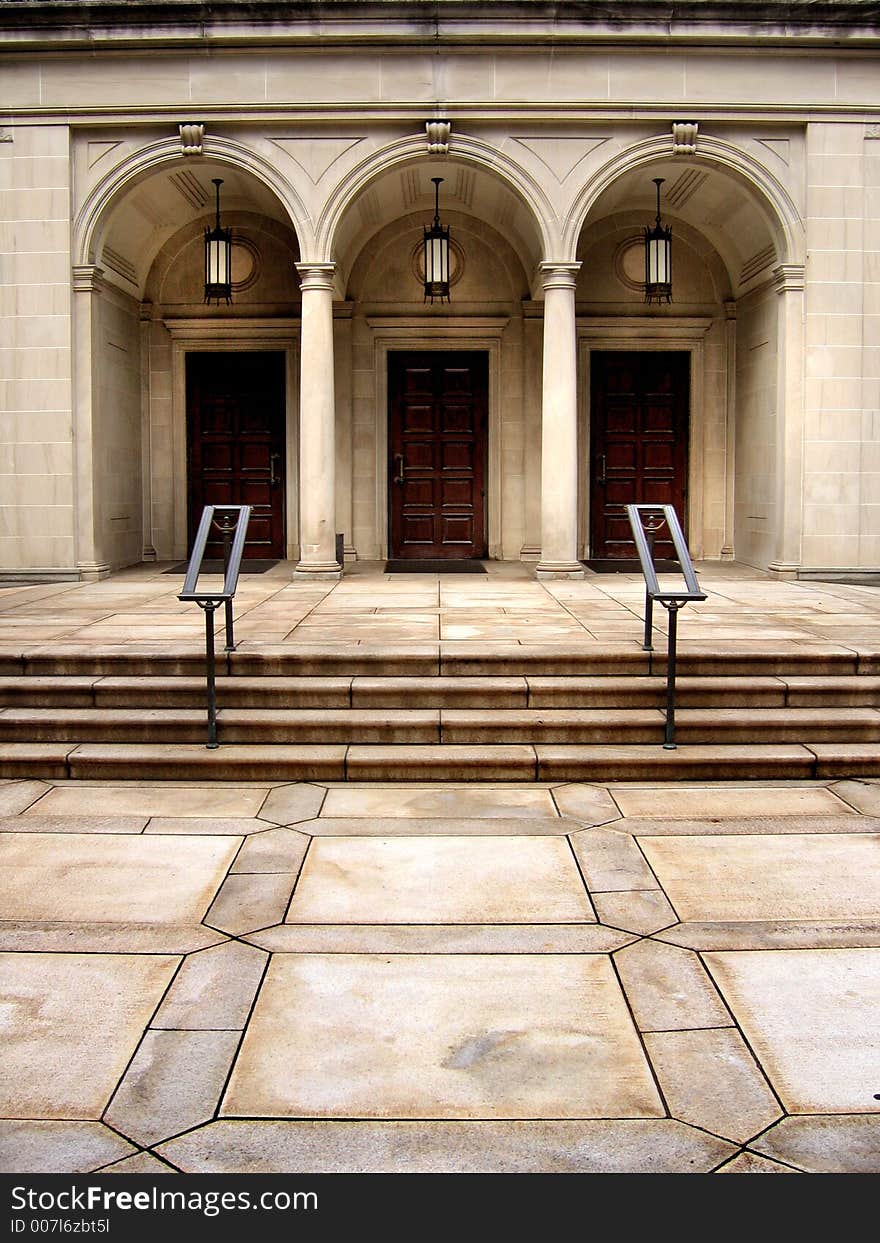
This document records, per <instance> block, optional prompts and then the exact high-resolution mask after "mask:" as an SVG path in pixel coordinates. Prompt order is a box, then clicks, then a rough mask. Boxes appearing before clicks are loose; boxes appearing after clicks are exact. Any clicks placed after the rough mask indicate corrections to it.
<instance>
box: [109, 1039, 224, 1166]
mask: <svg viewBox="0 0 880 1243" xmlns="http://www.w3.org/2000/svg"><path fill="white" fill-rule="evenodd" d="M239 1039H240V1033H239V1032H237V1031H148V1032H147V1033H146V1034H145V1036H144V1038H143V1040H142V1041H141V1043H140V1045H139V1047H138V1050H137V1052H136V1053H135V1055H134V1057H133V1058H132V1061H131V1064H130V1065H129V1067H128V1069H127V1070H126V1072H125V1076H124V1078H123V1079H122V1082H121V1083H120V1085H119V1087H118V1088H117V1090H116V1092H115V1093H114V1096H113V1099H112V1101H111V1102H110V1105H109V1107H108V1109H107V1110H106V1112H105V1114H104V1117H105V1119H106V1121H107V1122H108V1123H109V1124H110V1125H111V1126H112V1127H115V1128H116V1129H117V1130H118V1131H121V1132H122V1134H123V1135H125V1136H126V1137H127V1138H129V1139H133V1140H134V1141H135V1142H136V1143H139V1144H143V1145H145V1146H150V1145H152V1144H155V1143H158V1141H159V1140H162V1139H167V1138H168V1137H169V1136H171V1135H177V1134H179V1133H180V1132H181V1131H186V1130H189V1128H190V1127H193V1126H198V1124H199V1123H200V1122H206V1121H208V1119H209V1118H211V1117H212V1116H213V1114H214V1110H215V1108H216V1105H217V1100H218V1098H219V1096H220V1093H221V1092H222V1090H223V1086H224V1084H225V1082H226V1076H227V1075H228V1073H229V1067H230V1066H231V1064H232V1059H233V1057H234V1056H235V1051H236V1049H237V1048H238V1043H239Z"/></svg>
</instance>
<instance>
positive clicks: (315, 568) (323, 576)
mask: <svg viewBox="0 0 880 1243" xmlns="http://www.w3.org/2000/svg"><path fill="white" fill-rule="evenodd" d="M293 578H294V581H295V582H316V581H317V582H336V581H337V579H340V578H342V567H341V566H340V564H339V562H338V561H300V563H299V565H298V566H297V567H296V569H295V570H294V571H293Z"/></svg>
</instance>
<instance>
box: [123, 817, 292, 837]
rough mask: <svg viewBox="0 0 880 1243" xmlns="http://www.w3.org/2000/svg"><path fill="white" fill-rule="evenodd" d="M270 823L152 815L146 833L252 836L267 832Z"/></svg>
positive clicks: (194, 835) (239, 819) (197, 835)
mask: <svg viewBox="0 0 880 1243" xmlns="http://www.w3.org/2000/svg"><path fill="white" fill-rule="evenodd" d="M267 828H268V825H267V824H266V821H265V820H251V819H248V820H243V819H241V818H239V817H236V818H235V819H230V818H223V819H217V820H215V819H214V818H213V817H207V816H206V817H202V816H181V817H180V818H179V819H178V818H177V817H175V816H151V817H150V819H149V820H148V821H147V827H146V828H145V829H144V832H145V833H148V834H152V835H157V834H165V836H166V837H170V836H172V835H176V834H183V836H184V837H250V836H251V835H252V834H253V833H265V832H266V829H267Z"/></svg>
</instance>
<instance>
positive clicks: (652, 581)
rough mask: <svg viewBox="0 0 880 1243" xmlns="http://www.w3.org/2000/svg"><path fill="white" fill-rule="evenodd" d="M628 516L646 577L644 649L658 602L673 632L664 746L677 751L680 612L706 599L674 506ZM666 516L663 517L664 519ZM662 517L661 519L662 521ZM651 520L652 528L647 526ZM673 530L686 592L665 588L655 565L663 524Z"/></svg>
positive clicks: (641, 508) (631, 511) (629, 509)
mask: <svg viewBox="0 0 880 1243" xmlns="http://www.w3.org/2000/svg"><path fill="white" fill-rule="evenodd" d="M626 515H627V517H628V518H629V525H630V527H631V528H632V533H633V539H634V540H635V543H636V552H637V553H638V554H639V561H640V562H641V566H642V573H643V574H644V576H645V640H644V643H643V644H642V649H643V650H644V651H646V652H653V650H654V645H653V643H652V641H651V640H652V628H653V609H654V601H655V600H658V601H659V602H660V604H662V605H663V607H664V608H665V609H666V612H667V613H668V614H669V632H668V635H667V642H666V729H665V732H664V738H663V746H664V748H665V749H666V750H667V751H670V750H674V749H675V665H676V647H677V643H678V611H679V609H681V608H683V607H684V606H685V605H686V604H687V603H688V602H689V601H690V600H705V599H706V593H705V592H704V591H700V585H699V583H698V582H697V575H696V573H695V571H694V566H693V562H692V561H691V555H690V553H689V552H688V546H687V542H686V541H685V538H684V532H683V531H682V529H681V525H680V523H679V521H678V515H677V514H676V512H675V509H674V508H673V506H672V505H627V506H626ZM661 515H662V518H661ZM658 518H659V519H660V520H659V521H658ZM644 519H647V521H648V525H647V526H646V525H645V522H644ZM664 522H665V523H666V526H667V527H668V528H669V534H670V535H671V536H672V543H673V545H674V546H675V555H676V557H677V558H678V565H679V569H680V570H681V574H682V577H683V578H684V581H685V586H686V588H687V590H686V591H667V590H665V589H663V588H661V586H660V583H659V581H658V579H657V570H656V568H655V566H654V538H655V535H656V533H657V531H659V529H660V527H662V526H663V523H664Z"/></svg>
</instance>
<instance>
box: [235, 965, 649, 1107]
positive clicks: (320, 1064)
mask: <svg viewBox="0 0 880 1243" xmlns="http://www.w3.org/2000/svg"><path fill="white" fill-rule="evenodd" d="M220 1113H221V1115H226V1116H229V1115H238V1116H248V1115H258V1116H261V1117H326V1118H346V1117H348V1118H351V1117H355V1118H468V1117H471V1118H541V1117H551V1118H584V1117H587V1118H589V1117H616V1118H621V1117H660V1116H662V1115H663V1113H664V1109H663V1104H662V1102H661V1100H660V1098H659V1096H658V1095H657V1090H656V1088H655V1086H654V1082H653V1079H652V1077H651V1073H650V1070H649V1068H648V1065H647V1062H646V1060H645V1056H644V1053H643V1051H642V1049H641V1046H640V1044H639V1041H638V1037H637V1035H636V1032H635V1028H634V1026H633V1023H632V1019H631V1018H630V1015H629V1011H628V1009H627V1007H626V1004H625V1002H624V1000H623V997H622V995H621V992H620V988H619V985H618V983H617V978H616V976H615V975H614V971H613V969H612V967H611V964H610V961H609V959H608V958H607V957H605V956H604V955H583V956H580V955H578V956H570V955H537V956H533V955H472V956H464V955H424V956H416V955H413V956H398V957H393V958H383V957H381V956H379V955H351V954H337V955H332V954H312V955H302V954H281V955H276V956H275V957H274V958H273V959H272V962H271V963H270V966H269V970H268V972H267V975H266V979H265V981H264V983H263V987H262V989H261V990H260V995H259V997H258V998H257V1003H256V1006H255V1009H254V1014H253V1017H252V1019H251V1022H250V1024H249V1026H248V1029H247V1031H246V1033H245V1037H244V1041H243V1044H242V1049H241V1052H240V1054H239V1057H238V1060H237V1061H236V1063H235V1066H234V1068H233V1072H232V1076H231V1078H230V1083H229V1088H228V1090H227V1092H226V1095H225V1097H224V1100H223V1103H222V1106H221V1110H220Z"/></svg>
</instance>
